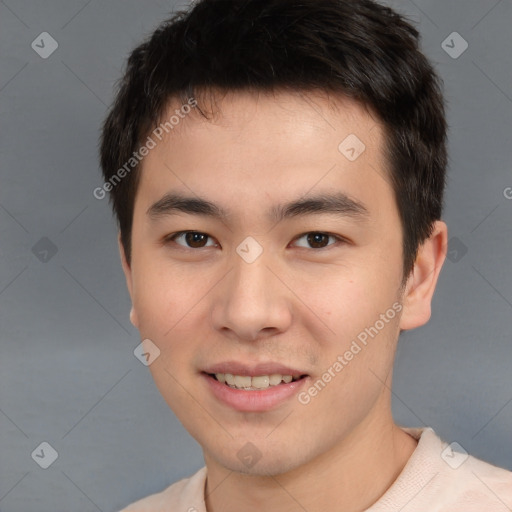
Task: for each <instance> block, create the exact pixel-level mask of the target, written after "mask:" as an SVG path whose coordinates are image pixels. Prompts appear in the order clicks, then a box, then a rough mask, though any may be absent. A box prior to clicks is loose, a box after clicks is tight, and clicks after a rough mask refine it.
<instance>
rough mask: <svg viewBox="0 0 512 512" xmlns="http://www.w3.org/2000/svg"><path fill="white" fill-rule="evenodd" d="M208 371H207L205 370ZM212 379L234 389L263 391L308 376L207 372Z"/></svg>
mask: <svg viewBox="0 0 512 512" xmlns="http://www.w3.org/2000/svg"><path fill="white" fill-rule="evenodd" d="M205 373H206V372H205ZM206 375H208V376H209V377H211V378H212V379H215V380H216V381H217V382H220V383H221V384H224V385H226V386H228V387H230V388H232V389H240V390H244V391H262V390H265V389H269V388H272V387H276V386H282V385H283V384H289V383H290V382H296V381H298V380H302V379H304V378H306V377H307V375H306V374H303V375H298V374H297V375H282V374H280V373H272V374H270V375H254V376H250V375H233V374H231V373H206Z"/></svg>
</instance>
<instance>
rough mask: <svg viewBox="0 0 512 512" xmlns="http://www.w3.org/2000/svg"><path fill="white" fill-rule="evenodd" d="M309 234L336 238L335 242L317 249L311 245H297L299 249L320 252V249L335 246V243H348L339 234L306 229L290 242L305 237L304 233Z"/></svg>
mask: <svg viewBox="0 0 512 512" xmlns="http://www.w3.org/2000/svg"><path fill="white" fill-rule="evenodd" d="M310 234H320V235H326V236H328V237H332V238H334V239H335V240H336V242H335V243H333V244H329V245H327V246H325V247H321V248H319V249H315V248H313V247H299V248H300V249H309V250H312V251H315V252H320V251H322V250H326V249H328V248H329V247H333V246H335V245H336V244H337V243H342V244H348V243H350V242H349V241H348V240H347V239H346V238H344V237H342V236H340V235H336V234H334V233H329V232H328V231H306V232H305V233H302V234H301V235H297V236H296V237H295V238H294V239H293V240H292V242H291V243H294V242H296V241H297V240H300V239H301V238H303V237H305V236H306V235H310Z"/></svg>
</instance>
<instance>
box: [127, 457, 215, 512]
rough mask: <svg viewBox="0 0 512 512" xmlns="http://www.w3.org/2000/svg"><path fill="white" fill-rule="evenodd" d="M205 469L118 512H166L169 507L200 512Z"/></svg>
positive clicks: (202, 506) (202, 500) (202, 502)
mask: <svg viewBox="0 0 512 512" xmlns="http://www.w3.org/2000/svg"><path fill="white" fill-rule="evenodd" d="M205 482H206V467H202V468H201V469H200V470H199V471H197V472H196V473H195V474H194V475H192V476H190V477H188V478H183V479H182V480H179V481H178V482H175V483H173V484H172V485H170V486H169V487H167V488H166V489H164V490H163V491H161V492H158V493H156V494H151V495H150V496H147V497H146V498H142V499H141V500H138V501H135V502H134V503H132V504H131V505H128V506H127V507H126V508H123V509H122V510H121V511H120V512H168V511H169V510H171V508H170V507H175V508H176V509H177V510H178V509H179V510H183V511H184V512H187V511H189V510H190V511H191V512H192V511H194V512H201V511H202V510H205V509H204V485H205Z"/></svg>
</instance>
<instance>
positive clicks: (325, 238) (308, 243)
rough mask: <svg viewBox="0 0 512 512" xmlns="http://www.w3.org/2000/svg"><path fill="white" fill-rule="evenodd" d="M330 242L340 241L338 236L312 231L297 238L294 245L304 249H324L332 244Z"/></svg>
mask: <svg viewBox="0 0 512 512" xmlns="http://www.w3.org/2000/svg"><path fill="white" fill-rule="evenodd" d="M330 240H334V243H335V242H337V241H339V242H341V241H342V239H341V238H340V237H338V236H335V235H330V234H328V233H322V232H319V231H312V232H310V233H305V234H304V235H302V236H300V237H298V238H297V239H296V241H295V244H296V245H297V246H299V247H305V248H306V249H324V248H325V247H328V246H330V245H333V242H330Z"/></svg>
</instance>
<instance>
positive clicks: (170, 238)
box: [163, 229, 220, 251]
mask: <svg viewBox="0 0 512 512" xmlns="http://www.w3.org/2000/svg"><path fill="white" fill-rule="evenodd" d="M187 233H199V234H200V235H205V236H206V237H207V238H208V239H210V240H215V238H214V237H213V236H211V235H209V234H208V233H205V232H203V231H196V230H194V229H186V230H184V231H176V232H175V233H171V234H170V235H166V236H165V237H164V238H163V243H164V244H166V243H169V242H174V243H175V244H176V245H177V246H179V247H181V248H183V249H190V250H192V251H197V250H199V249H206V248H208V247H214V246H213V245H206V246H204V247H189V246H188V245H183V244H179V243H177V242H176V240H175V239H176V238H179V237H180V236H182V235H186V234H187ZM215 245H220V244H219V243H218V242H217V241H216V242H215Z"/></svg>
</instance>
